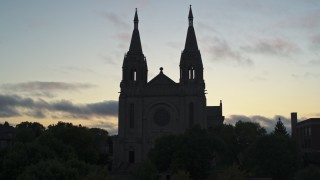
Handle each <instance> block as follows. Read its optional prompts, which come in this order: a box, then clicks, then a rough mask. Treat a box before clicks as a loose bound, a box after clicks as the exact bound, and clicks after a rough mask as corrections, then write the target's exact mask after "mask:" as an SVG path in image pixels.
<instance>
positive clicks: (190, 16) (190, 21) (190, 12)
mask: <svg viewBox="0 0 320 180" xmlns="http://www.w3.org/2000/svg"><path fill="white" fill-rule="evenodd" d="M188 19H189V26H193V14H192V9H191V4H190V8H189V16H188Z"/></svg>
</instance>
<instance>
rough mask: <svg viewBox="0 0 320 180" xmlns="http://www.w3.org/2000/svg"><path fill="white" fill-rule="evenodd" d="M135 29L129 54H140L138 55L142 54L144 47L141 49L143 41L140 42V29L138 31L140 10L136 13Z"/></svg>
mask: <svg viewBox="0 0 320 180" xmlns="http://www.w3.org/2000/svg"><path fill="white" fill-rule="evenodd" d="M133 22H134V29H133V32H132V37H131V43H130V47H129V52H128V53H129V54H132V53H135V54H136V53H138V54H140V53H141V54H142V47H141V41H140V34H139V29H138V23H139V19H138V10H137V8H136V12H135V14H134V19H133Z"/></svg>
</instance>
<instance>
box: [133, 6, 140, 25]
mask: <svg viewBox="0 0 320 180" xmlns="http://www.w3.org/2000/svg"><path fill="white" fill-rule="evenodd" d="M133 22H134V28H135V29H138V23H139V18H138V9H137V8H136V13H135V14H134V19H133Z"/></svg>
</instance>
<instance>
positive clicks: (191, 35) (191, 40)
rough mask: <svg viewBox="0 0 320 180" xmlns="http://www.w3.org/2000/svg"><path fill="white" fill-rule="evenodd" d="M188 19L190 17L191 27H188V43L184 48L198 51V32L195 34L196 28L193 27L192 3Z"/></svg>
mask: <svg viewBox="0 0 320 180" xmlns="http://www.w3.org/2000/svg"><path fill="white" fill-rule="evenodd" d="M188 19H189V27H188V32H187V39H186V44H185V47H184V50H187V51H198V43H197V38H196V34H195V32H194V28H193V14H192V9H191V5H190V8H189V16H188Z"/></svg>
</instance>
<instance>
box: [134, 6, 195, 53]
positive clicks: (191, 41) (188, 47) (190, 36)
mask: <svg viewBox="0 0 320 180" xmlns="http://www.w3.org/2000/svg"><path fill="white" fill-rule="evenodd" d="M188 19H189V27H188V32H187V38H186V44H185V47H184V51H198V43H197V38H196V34H195V32H194V28H193V14H192V9H191V5H190V8H189V16H188ZM133 22H134V29H133V33H132V37H131V43H130V48H129V51H128V54H143V52H142V46H141V40H140V34H139V29H138V24H139V18H138V10H137V8H136V12H135V15H134V19H133Z"/></svg>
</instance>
